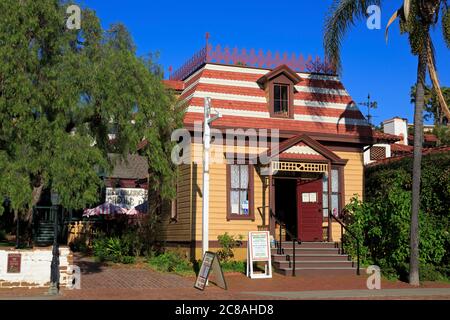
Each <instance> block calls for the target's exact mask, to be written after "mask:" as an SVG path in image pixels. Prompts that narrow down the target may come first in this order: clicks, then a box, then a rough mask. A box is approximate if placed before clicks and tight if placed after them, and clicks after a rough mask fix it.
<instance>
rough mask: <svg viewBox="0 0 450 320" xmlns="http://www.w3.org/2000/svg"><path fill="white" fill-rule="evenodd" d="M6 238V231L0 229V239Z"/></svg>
mask: <svg viewBox="0 0 450 320" xmlns="http://www.w3.org/2000/svg"><path fill="white" fill-rule="evenodd" d="M5 240H6V232H5V231H4V230H1V229H0V241H5Z"/></svg>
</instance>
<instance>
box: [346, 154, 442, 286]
mask: <svg viewBox="0 0 450 320" xmlns="http://www.w3.org/2000/svg"><path fill="white" fill-rule="evenodd" d="M411 168H412V159H410V158H405V159H403V160H401V161H396V162H392V163H389V164H387V165H382V166H376V167H373V168H369V169H368V170H367V171H366V173H365V174H366V177H365V178H366V186H365V194H366V198H365V202H364V203H362V202H360V201H359V200H358V199H357V198H354V199H352V201H351V203H349V204H348V205H347V206H346V208H345V212H346V214H345V216H344V221H345V222H346V224H347V225H348V227H349V229H350V231H351V232H352V233H353V234H355V235H356V236H357V237H358V238H359V241H360V243H361V258H362V262H363V264H365V265H369V264H376V265H378V266H380V268H381V271H382V272H383V274H385V275H387V276H389V277H392V276H395V277H397V278H400V279H403V280H406V279H407V276H408V272H409V258H410V243H409V239H410V236H409V232H410V217H411V185H412V175H411V172H412V169H411ZM419 230H420V242H419V253H420V272H421V279H422V280H436V279H442V278H445V277H448V276H449V273H448V272H447V271H448V270H447V269H448V266H449V261H450V234H449V230H450V153H446V154H437V155H436V154H434V155H433V154H432V155H427V156H424V159H423V164H422V183H421V208H420V213H419ZM344 239H345V243H346V245H345V247H346V249H347V252H348V253H349V254H351V255H352V256H353V257H356V241H354V240H353V238H352V237H350V236H349V235H348V234H347V235H346V236H344Z"/></svg>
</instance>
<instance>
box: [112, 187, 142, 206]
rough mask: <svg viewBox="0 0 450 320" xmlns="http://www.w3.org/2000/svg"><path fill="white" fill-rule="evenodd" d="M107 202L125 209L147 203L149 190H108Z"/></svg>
mask: <svg viewBox="0 0 450 320" xmlns="http://www.w3.org/2000/svg"><path fill="white" fill-rule="evenodd" d="M105 200H106V201H105V202H109V203H112V204H114V205H116V206H119V207H121V208H125V209H131V208H134V207H136V206H138V205H140V204H143V203H144V202H145V201H147V190H145V189H142V188H106V199H105Z"/></svg>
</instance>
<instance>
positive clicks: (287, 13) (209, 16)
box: [80, 0, 450, 124]
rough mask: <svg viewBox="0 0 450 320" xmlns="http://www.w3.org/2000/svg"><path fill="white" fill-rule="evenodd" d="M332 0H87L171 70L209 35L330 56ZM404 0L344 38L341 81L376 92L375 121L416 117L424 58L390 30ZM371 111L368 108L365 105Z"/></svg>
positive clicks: (441, 53)
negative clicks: (374, 25) (326, 30)
mask: <svg viewBox="0 0 450 320" xmlns="http://www.w3.org/2000/svg"><path fill="white" fill-rule="evenodd" d="M331 2H332V1H331V0H320V1H307V0H297V1H290V0H285V1H282V2H276V1H270V2H269V1H261V0H260V1H254V0H245V1H232V0H229V1H195V0H191V1H167V0H166V1H161V0H151V1H144V0H127V1H123V0H81V1H80V3H81V4H82V5H83V6H87V7H90V8H92V9H94V10H95V11H96V12H97V15H98V16H99V17H100V19H101V21H102V24H103V27H104V28H107V27H108V26H109V25H110V24H111V23H114V22H122V23H124V24H125V25H126V26H127V28H128V29H129V31H130V33H131V35H132V36H133V39H134V41H135V42H136V44H137V46H138V53H139V55H145V54H146V53H148V52H155V51H158V52H159V53H160V60H159V62H160V63H161V64H162V65H163V66H164V68H165V70H166V72H167V69H168V67H169V66H173V68H174V69H176V68H177V67H179V66H180V65H181V64H182V63H183V62H184V61H186V60H187V59H188V58H189V57H191V56H192V54H193V53H195V52H197V51H198V50H199V49H200V48H201V47H202V46H204V43H205V33H206V32H209V33H210V34H211V38H210V41H211V42H212V43H213V44H214V45H215V44H220V45H222V46H225V45H228V46H230V47H235V46H236V47H238V48H247V49H251V48H255V49H264V50H271V51H272V52H274V51H277V50H278V51H280V52H284V51H287V52H290V53H292V52H295V53H303V54H304V55H305V56H307V55H308V54H312V55H313V56H315V55H320V56H323V47H322V39H323V23H324V18H325V16H326V13H327V11H328V8H329V5H330V4H331ZM402 2H403V1H400V0H395V1H385V3H386V4H385V7H383V8H382V21H381V24H382V29H381V30H369V29H368V28H367V27H366V21H361V22H359V23H358V24H357V25H355V26H354V27H353V28H352V29H351V30H350V32H349V33H348V34H347V37H346V39H345V41H344V45H343V51H342V61H343V73H342V80H343V82H344V85H345V86H346V88H347V90H348V91H349V92H350V94H351V95H352V97H353V99H354V100H355V101H356V102H364V101H366V100H367V98H366V97H367V94H368V93H369V92H370V94H371V96H372V97H373V99H374V100H376V101H377V102H378V109H377V110H375V111H373V114H374V116H375V118H374V120H373V122H374V123H375V124H379V123H380V122H381V121H382V120H384V119H388V118H391V117H393V116H401V117H406V118H408V121H409V122H412V120H413V105H411V103H410V96H409V92H410V87H411V85H412V84H413V83H414V82H415V79H416V69H417V58H416V57H414V56H412V54H411V53H410V50H409V46H408V39H407V36H405V35H400V33H399V27H398V23H395V24H394V25H393V26H392V27H391V29H390V38H389V43H388V44H386V42H385V39H384V28H385V26H386V23H387V21H388V19H389V17H390V16H391V14H392V13H393V12H394V11H395V10H396V9H397V8H398V6H399V4H400V3H402ZM432 36H433V39H434V43H435V47H436V54H437V59H438V73H439V76H440V80H441V84H442V85H443V86H450V59H449V57H450V50H449V49H447V48H446V46H445V44H444V41H443V39H442V32H441V29H440V27H439V28H438V29H436V30H434V31H433V35H432ZM362 111H363V113H364V114H366V113H367V109H366V108H363V109H362Z"/></svg>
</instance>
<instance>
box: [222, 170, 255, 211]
mask: <svg viewBox="0 0 450 320" xmlns="http://www.w3.org/2000/svg"><path fill="white" fill-rule="evenodd" d="M252 168H253V167H252V166H249V165H235V164H232V165H228V169H227V171H228V172H227V173H228V174H227V177H228V179H227V180H228V181H227V182H228V199H227V200H228V215H227V218H228V219H229V220H230V219H252V220H253V219H254V212H253V175H252V174H251V173H253V171H252Z"/></svg>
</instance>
